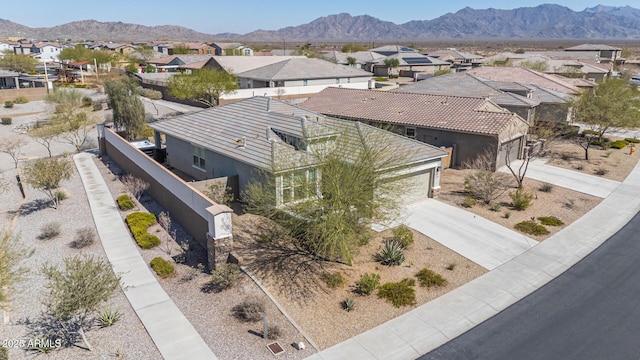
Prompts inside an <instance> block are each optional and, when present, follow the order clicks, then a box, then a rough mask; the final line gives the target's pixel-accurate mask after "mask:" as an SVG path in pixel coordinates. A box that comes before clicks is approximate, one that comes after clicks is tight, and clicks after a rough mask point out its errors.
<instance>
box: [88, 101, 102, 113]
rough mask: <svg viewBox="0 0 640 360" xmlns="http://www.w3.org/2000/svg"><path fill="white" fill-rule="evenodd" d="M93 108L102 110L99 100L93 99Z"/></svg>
mask: <svg viewBox="0 0 640 360" xmlns="http://www.w3.org/2000/svg"><path fill="white" fill-rule="evenodd" d="M91 106H92V108H93V111H100V110H102V103H101V102H100V101H94V102H93V105H91Z"/></svg>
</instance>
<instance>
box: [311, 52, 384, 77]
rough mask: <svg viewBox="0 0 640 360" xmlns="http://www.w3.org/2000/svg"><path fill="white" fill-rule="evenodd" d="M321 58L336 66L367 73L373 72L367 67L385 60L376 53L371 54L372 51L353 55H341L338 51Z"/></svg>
mask: <svg viewBox="0 0 640 360" xmlns="http://www.w3.org/2000/svg"><path fill="white" fill-rule="evenodd" d="M322 57H323V58H324V59H326V60H328V61H331V62H333V63H336V64H340V65H347V66H351V67H355V68H357V69H363V70H366V71H369V72H373V71H372V69H371V67H370V66H368V65H370V64H374V63H376V62H377V61H378V60H380V59H384V58H385V56H384V55H382V54H380V53H377V52H373V51H357V52H354V53H343V52H339V51H331V52H328V53H325V54H323V55H322ZM350 62H352V63H350Z"/></svg>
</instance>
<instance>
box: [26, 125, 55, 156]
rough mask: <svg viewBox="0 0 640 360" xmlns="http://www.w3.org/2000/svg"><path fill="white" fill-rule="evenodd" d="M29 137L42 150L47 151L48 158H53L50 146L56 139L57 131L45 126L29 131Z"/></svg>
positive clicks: (52, 127)
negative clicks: (42, 147)
mask: <svg viewBox="0 0 640 360" xmlns="http://www.w3.org/2000/svg"><path fill="white" fill-rule="evenodd" d="M29 136H31V137H32V138H34V139H35V140H36V142H37V143H38V144H40V145H42V146H44V148H45V149H47V154H49V157H52V156H53V154H52V153H51V145H52V144H53V142H54V141H55V139H56V138H57V137H58V131H57V129H56V128H55V127H54V126H46V125H45V126H39V127H35V128H33V129H31V130H29Z"/></svg>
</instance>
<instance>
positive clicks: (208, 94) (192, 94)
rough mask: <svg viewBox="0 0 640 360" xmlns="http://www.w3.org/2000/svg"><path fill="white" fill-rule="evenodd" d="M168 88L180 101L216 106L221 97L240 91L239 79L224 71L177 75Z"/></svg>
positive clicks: (213, 70) (172, 78) (209, 70)
mask: <svg viewBox="0 0 640 360" xmlns="http://www.w3.org/2000/svg"><path fill="white" fill-rule="evenodd" d="M167 88H168V89H169V93H170V94H171V95H172V96H175V97H177V98H178V99H183V100H191V101H195V102H199V103H201V104H204V105H206V106H209V107H211V106H216V105H218V103H219V101H220V96H222V95H223V94H227V93H233V92H234V91H235V90H236V89H238V78H237V77H236V76H235V75H233V74H231V73H229V72H226V71H224V70H218V69H209V68H204V69H199V70H194V71H193V73H191V74H176V75H174V76H173V77H171V78H170V79H169V82H168V83H167Z"/></svg>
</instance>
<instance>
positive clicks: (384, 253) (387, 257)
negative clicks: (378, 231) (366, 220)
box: [373, 240, 404, 266]
mask: <svg viewBox="0 0 640 360" xmlns="http://www.w3.org/2000/svg"><path fill="white" fill-rule="evenodd" d="M373 259H374V260H375V261H377V262H379V263H380V264H382V265H386V266H394V265H400V264H402V263H403V262H404V246H402V244H401V243H399V242H397V241H396V240H387V241H385V242H384V247H383V248H382V250H380V252H379V253H377V254H375V255H373Z"/></svg>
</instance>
